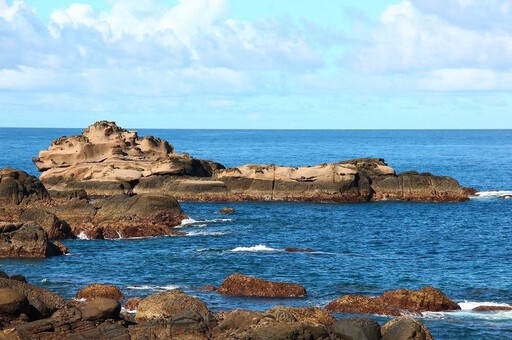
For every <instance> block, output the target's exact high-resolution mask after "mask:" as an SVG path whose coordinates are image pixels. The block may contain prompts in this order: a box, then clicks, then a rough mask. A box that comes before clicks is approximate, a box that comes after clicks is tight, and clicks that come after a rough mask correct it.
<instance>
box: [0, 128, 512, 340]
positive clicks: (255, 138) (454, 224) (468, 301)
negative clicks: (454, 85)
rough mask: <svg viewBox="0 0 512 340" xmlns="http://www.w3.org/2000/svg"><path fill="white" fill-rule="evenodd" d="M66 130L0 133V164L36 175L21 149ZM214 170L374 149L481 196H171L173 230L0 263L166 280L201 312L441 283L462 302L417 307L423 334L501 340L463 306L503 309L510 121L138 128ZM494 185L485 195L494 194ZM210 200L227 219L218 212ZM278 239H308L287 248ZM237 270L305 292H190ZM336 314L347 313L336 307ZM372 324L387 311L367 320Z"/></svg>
mask: <svg viewBox="0 0 512 340" xmlns="http://www.w3.org/2000/svg"><path fill="white" fill-rule="evenodd" d="M80 131H81V130H80V129H14V128H13V129H7V128H4V129H0V150H1V153H0V167H6V166H10V167H14V168H18V169H22V170H25V171H27V172H29V173H31V174H34V175H37V171H36V168H35V166H34V165H33V163H32V162H31V158H32V157H36V156H37V154H38V152H39V150H42V149H46V148H48V146H49V145H50V143H51V141H52V140H53V139H56V138H58V137H60V136H63V135H67V136H69V135H72V134H78V133H80ZM139 134H140V135H142V136H145V135H153V136H156V137H160V138H163V139H166V140H168V141H169V142H170V143H171V144H173V145H174V147H175V149H176V151H177V152H180V153H181V152H188V153H190V155H192V156H194V157H198V158H203V159H211V160H215V161H218V162H220V163H222V164H224V165H225V166H236V165H241V164H246V163H263V164H269V163H275V164H278V165H292V166H301V165H308V164H309V165H314V164H317V163H327V162H334V161H340V160H346V159H350V158H359V157H380V158H384V159H385V160H386V162H387V163H388V164H389V165H390V166H391V167H393V168H395V169H396V170H397V171H398V172H401V171H406V170H417V171H419V172H430V173H433V174H438V175H448V176H452V177H454V178H456V179H457V180H458V181H459V182H460V183H461V184H462V185H464V186H468V187H473V188H475V189H477V190H478V191H480V192H481V193H483V194H482V195H481V196H480V197H479V198H474V199H471V200H470V201H468V202H463V203H412V202H378V203H362V204H322V203H297V202H248V203H187V202H183V203H181V205H182V208H183V210H184V211H185V213H186V214H187V215H188V216H189V217H190V219H189V220H187V221H186V223H184V224H183V225H182V226H181V230H183V231H187V232H189V235H187V236H179V237H159V238H148V239H136V240H123V239H120V240H80V239H78V240H68V241H65V242H64V243H65V244H66V245H67V246H68V248H69V249H70V251H71V254H70V255H69V256H64V257H56V258H49V259H44V260H11V259H9V260H0V264H1V266H0V270H3V271H6V272H7V273H9V274H14V273H20V274H23V275H25V276H26V277H27V280H28V281H29V282H30V283H33V284H36V285H39V286H42V287H45V288H47V289H49V290H51V291H54V292H56V293H58V294H60V295H61V296H63V297H64V298H73V297H74V294H75V293H76V292H77V291H78V290H79V289H80V288H82V287H83V286H85V285H86V284H89V283H93V282H101V283H111V284H115V285H117V286H119V287H120V288H121V290H122V292H123V293H124V295H125V296H126V297H128V298H129V297H137V296H141V297H143V296H146V295H148V294H151V293H153V292H156V291H163V290H168V289H174V288H180V289H182V290H184V291H185V292H187V293H189V294H192V295H194V296H197V297H199V298H200V299H201V300H203V301H204V302H205V303H206V304H207V305H208V306H209V308H210V309H211V310H212V311H214V312H218V311H225V310H232V309H235V308H244V309H250V310H258V311H264V310H267V309H269V308H271V307H273V306H275V305H292V306H303V305H308V306H325V305H326V304H327V303H328V302H330V301H332V300H333V299H335V298H337V297H340V296H342V295H344V294H363V295H372V296H374V295H379V294H380V293H382V292H383V291H384V290H390V289H393V290H394V289H399V288H410V289H419V288H421V287H423V286H425V285H431V286H434V287H437V288H439V289H441V290H442V291H443V292H445V293H446V294H447V295H448V296H449V297H450V298H451V299H453V300H455V301H456V302H457V303H459V304H460V305H461V307H462V310H461V311H457V312H449V313H425V315H424V316H423V317H421V318H420V321H421V322H423V323H424V324H425V325H426V326H427V327H428V328H429V330H430V331H431V333H432V335H433V337H434V338H435V339H462V338H474V339H504V338H512V312H499V313H477V312H473V311H471V309H472V308H473V307H474V306H477V305H489V304H500V305H512V242H511V241H512V199H499V198H497V196H499V195H501V194H505V193H507V192H508V193H510V194H512V166H511V164H512V130H396V131H392V130H322V131H319V130H311V131H309V130H307V131H303V130H140V131H139ZM494 190H498V192H495V191H494ZM224 206H230V207H233V208H234V209H235V210H236V214H233V215H220V214H218V211H219V209H220V208H222V207H224ZM285 247H298V248H313V249H315V250H316V252H314V253H288V252H284V251H283V249H284V248H285ZM235 272H239V273H243V274H246V275H253V276H257V277H260V278H264V279H268V280H274V281H289V282H297V283H300V284H302V285H303V286H305V287H306V289H307V296H306V297H304V298H297V299H262V298H238V297H226V296H220V295H218V294H217V293H215V292H203V291H201V290H200V289H201V287H203V286H204V285H207V284H212V285H215V286H218V285H219V284H220V283H221V282H222V281H223V280H224V278H226V277H227V276H228V275H229V274H232V273H235ZM335 316H336V317H345V316H347V315H341V314H336V315H335ZM371 317H372V318H375V319H376V320H377V321H379V322H380V323H381V324H383V323H384V322H386V321H387V320H389V318H387V317H380V316H371Z"/></svg>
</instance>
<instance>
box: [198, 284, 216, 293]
mask: <svg viewBox="0 0 512 340" xmlns="http://www.w3.org/2000/svg"><path fill="white" fill-rule="evenodd" d="M201 290H204V291H210V292H214V291H216V290H217V287H215V286H212V285H206V286H204V287H203V288H201Z"/></svg>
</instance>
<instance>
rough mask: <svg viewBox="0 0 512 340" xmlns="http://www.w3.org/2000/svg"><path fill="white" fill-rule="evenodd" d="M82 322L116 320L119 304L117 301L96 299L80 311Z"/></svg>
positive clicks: (119, 308) (119, 310)
mask: <svg viewBox="0 0 512 340" xmlns="http://www.w3.org/2000/svg"><path fill="white" fill-rule="evenodd" d="M81 311H82V318H83V319H84V320H91V321H93V320H106V319H118V318H119V313H120V312H121V304H120V303H119V301H118V300H114V299H108V298H103V297H96V298H93V299H92V300H91V301H89V302H88V303H87V304H86V305H85V306H84V307H82V309H81Z"/></svg>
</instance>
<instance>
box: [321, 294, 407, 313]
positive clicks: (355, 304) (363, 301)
mask: <svg viewBox="0 0 512 340" xmlns="http://www.w3.org/2000/svg"><path fill="white" fill-rule="evenodd" d="M325 309H326V310H328V311H330V312H335V313H349V314H376V315H394V316H399V315H401V313H400V310H398V309H397V308H390V307H389V306H387V305H385V304H384V303H383V302H382V301H381V300H380V299H379V298H375V297H369V296H362V295H344V296H342V297H340V298H338V299H336V300H334V301H332V302H330V303H329V304H328V305H327V306H326V307H325Z"/></svg>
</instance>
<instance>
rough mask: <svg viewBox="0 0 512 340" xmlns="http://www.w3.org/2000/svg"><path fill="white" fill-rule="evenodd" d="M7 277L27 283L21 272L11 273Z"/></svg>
mask: <svg viewBox="0 0 512 340" xmlns="http://www.w3.org/2000/svg"><path fill="white" fill-rule="evenodd" d="M9 279H11V280H16V281H20V282H24V283H27V278H26V277H25V276H23V275H21V274H14V275H11V276H10V277H9Z"/></svg>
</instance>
